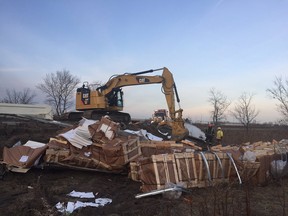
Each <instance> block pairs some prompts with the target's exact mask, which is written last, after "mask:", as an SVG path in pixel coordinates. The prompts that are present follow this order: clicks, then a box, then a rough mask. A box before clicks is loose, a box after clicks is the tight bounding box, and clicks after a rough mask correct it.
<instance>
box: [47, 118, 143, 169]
mask: <svg viewBox="0 0 288 216" xmlns="http://www.w3.org/2000/svg"><path fill="white" fill-rule="evenodd" d="M140 154H141V149H140V146H139V137H138V136H136V135H133V134H128V133H123V132H122V131H120V125H119V124H118V123H115V122H113V121H111V120H110V119H109V118H108V117H102V119H101V120H100V121H91V120H86V119H84V120H83V122H82V123H80V125H79V126H78V127H77V128H75V129H71V130H69V131H67V132H66V133H63V134H59V136H58V137H57V138H52V139H50V141H49V143H48V149H47V150H46V154H45V157H44V161H45V162H46V163H50V164H58V165H61V166H66V167H76V168H79V169H87V170H89V169H90V170H96V171H107V172H108V171H109V172H115V173H118V172H122V171H124V170H125V168H126V165H127V164H128V163H129V162H130V161H132V160H133V159H134V158H136V157H138V156H139V155H140Z"/></svg>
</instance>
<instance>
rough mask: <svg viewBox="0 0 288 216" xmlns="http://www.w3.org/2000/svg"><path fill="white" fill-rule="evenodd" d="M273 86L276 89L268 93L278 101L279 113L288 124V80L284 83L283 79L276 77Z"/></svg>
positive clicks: (271, 89)
mask: <svg viewBox="0 0 288 216" xmlns="http://www.w3.org/2000/svg"><path fill="white" fill-rule="evenodd" d="M273 84H274V88H270V89H267V92H268V93H269V94H270V95H271V96H272V97H273V98H274V99H276V100H278V102H279V104H278V105H277V107H278V111H279V112H280V113H281V115H282V116H283V117H284V121H285V122H287V123H288V79H286V80H285V81H284V80H283V79H282V77H276V78H275V80H274V82H273Z"/></svg>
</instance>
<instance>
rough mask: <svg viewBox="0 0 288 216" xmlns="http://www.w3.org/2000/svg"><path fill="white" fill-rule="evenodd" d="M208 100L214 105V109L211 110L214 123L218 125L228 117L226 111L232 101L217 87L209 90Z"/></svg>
mask: <svg viewBox="0 0 288 216" xmlns="http://www.w3.org/2000/svg"><path fill="white" fill-rule="evenodd" d="M208 101H209V103H210V104H211V105H212V106H213V110H212V111H211V116H212V119H213V123H214V124H215V125H218V122H219V121H221V120H223V119H225V118H226V116H225V111H226V110H227V108H228V107H229V106H230V104H231V102H230V101H229V100H228V99H227V97H226V96H225V95H224V94H223V93H222V92H221V91H217V90H216V89H215V88H211V89H210V90H209V98H208Z"/></svg>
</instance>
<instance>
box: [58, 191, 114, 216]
mask: <svg viewBox="0 0 288 216" xmlns="http://www.w3.org/2000/svg"><path fill="white" fill-rule="evenodd" d="M67 195H68V196H72V197H79V198H93V199H94V198H95V196H94V194H93V193H92V192H77V191H75V190H73V191H72V192H71V193H69V194H67ZM110 203H112V199H109V198H97V199H95V200H94V202H81V201H76V202H70V201H69V202H67V205H65V203H64V202H58V203H57V204H56V205H55V207H56V208H57V210H58V211H59V212H61V213H69V214H70V213H72V212H73V211H75V210H76V209H78V208H83V207H87V206H90V207H101V206H105V205H107V204H110Z"/></svg>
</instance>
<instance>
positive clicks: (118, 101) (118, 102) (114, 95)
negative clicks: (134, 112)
mask: <svg viewBox="0 0 288 216" xmlns="http://www.w3.org/2000/svg"><path fill="white" fill-rule="evenodd" d="M107 98H108V103H109V106H117V107H123V92H122V89H121V88H117V89H114V90H113V91H112V92H111V93H110V94H109V95H107Z"/></svg>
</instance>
